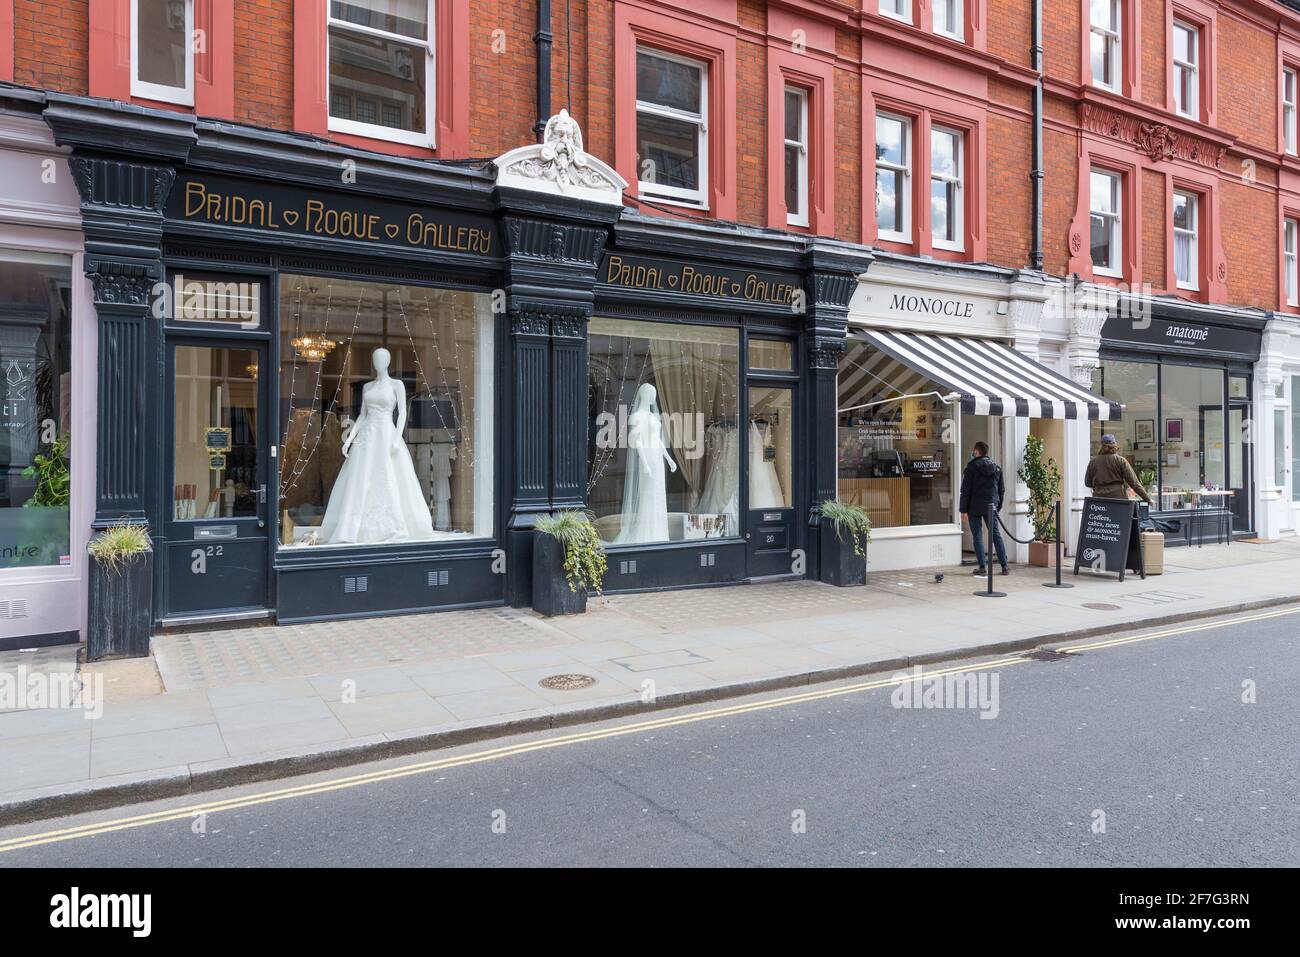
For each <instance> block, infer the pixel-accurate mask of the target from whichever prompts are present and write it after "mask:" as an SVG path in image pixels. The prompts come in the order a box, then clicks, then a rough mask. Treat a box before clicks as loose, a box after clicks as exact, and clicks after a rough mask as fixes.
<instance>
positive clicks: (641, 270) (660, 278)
mask: <svg viewBox="0 0 1300 957" xmlns="http://www.w3.org/2000/svg"><path fill="white" fill-rule="evenodd" d="M599 280H600V282H602V283H604V284H605V285H606V286H613V287H616V288H620V289H635V290H637V291H639V292H646V291H652V292H667V293H680V294H682V295H686V296H698V297H701V298H704V299H715V300H724V301H725V300H740V301H742V302H750V303H764V304H767V305H774V306H785V307H787V308H795V309H796V311H798V307H801V306H802V304H803V302H804V291H803V283H802V281H801V280H800V277H799V276H797V275H795V274H792V273H778V272H766V271H763V272H756V271H753V270H745V269H731V268H728V267H726V266H711V265H710V266H706V265H697V264H694V263H690V262H683V261H681V260H676V259H656V258H651V257H649V256H629V255H626V254H624V253H608V254H606V256H605V261H604V262H603V263H602V264H601V267H600V274H599Z"/></svg>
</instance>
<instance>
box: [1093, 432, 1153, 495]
mask: <svg viewBox="0 0 1300 957" xmlns="http://www.w3.org/2000/svg"><path fill="white" fill-rule="evenodd" d="M1083 484H1084V485H1086V486H1088V488H1090V489H1092V494H1093V495H1094V496H1095V497H1096V498H1128V496H1127V495H1126V494H1125V491H1124V490H1125V488H1131V489H1132V490H1133V491H1134V492H1136V493H1137V495H1138V498H1140V499H1142V500H1143V501H1145V502H1146V503H1147V504H1148V505H1149V504H1150V503H1151V496H1150V495H1148V494H1147V490H1146V489H1144V488H1143V487H1142V483H1141V482H1139V481H1138V477H1137V474H1136V473H1135V472H1134V471H1133V466H1132V465H1130V464H1129V461H1128V459H1126V458H1124V456H1122V455H1120V454H1119V444H1118V443H1117V442H1116V441H1115V436H1113V435H1109V434H1107V435H1103V436H1102V437H1101V448H1100V449H1098V450H1097V454H1096V455H1094V456H1093V457H1092V458H1091V459H1089V460H1088V469H1087V471H1086V472H1084V473H1083Z"/></svg>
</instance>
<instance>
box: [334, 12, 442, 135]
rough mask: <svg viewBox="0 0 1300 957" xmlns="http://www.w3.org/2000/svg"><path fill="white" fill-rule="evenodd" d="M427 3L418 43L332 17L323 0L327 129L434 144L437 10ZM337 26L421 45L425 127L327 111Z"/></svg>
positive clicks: (405, 37) (372, 35)
mask: <svg viewBox="0 0 1300 957" xmlns="http://www.w3.org/2000/svg"><path fill="white" fill-rule="evenodd" d="M428 4H429V35H428V37H427V38H426V39H425V41H424V42H423V44H421V42H420V41H419V40H416V39H415V38H413V37H407V36H403V35H401V34H400V33H389V32H388V31H386V30H376V29H374V28H373V27H366V26H362V25H361V24H358V23H349V22H348V21H347V20H335V19H334V17H333V16H332V15H331V13H330V7H331V5H330V3H329V0H325V115H326V117H327V119H328V128H329V130H330V132H332V133H348V134H351V135H352V136H364V137H366V138H368V139H372V140H388V141H389V142H390V143H406V144H409V145H411V146H429V147H433V146H437V145H438V144H437V136H436V131H437V129H438V123H437V112H438V111H437V105H438V89H437V79H438V71H437V45H438V43H437V38H438V24H437V21H436V20H435V15H436V13H437V10H436V9H435V8H436V7H437V0H428ZM335 27H337V28H339V29H342V30H345V31H348V32H350V33H359V34H362V35H365V36H371V37H378V38H380V39H383V40H396V41H398V42H400V43H406V44H409V45H411V46H421V45H422V46H423V47H424V49H425V57H424V90H425V93H424V130H423V131H421V130H399V129H394V128H393V127H391V126H382V125H380V124H378V123H363V122H362V121H361V120H349V119H344V118H342V117H338V116H334V115H333V113H331V112H330V110H331V107H332V103H331V100H332V96H331V94H330V89H329V71H330V49H329V45H330V29H331V28H335Z"/></svg>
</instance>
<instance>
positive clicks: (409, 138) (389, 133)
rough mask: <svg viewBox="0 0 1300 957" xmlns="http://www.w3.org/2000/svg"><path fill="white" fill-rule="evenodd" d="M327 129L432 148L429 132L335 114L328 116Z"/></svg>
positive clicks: (333, 131)
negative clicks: (346, 118) (346, 117)
mask: <svg viewBox="0 0 1300 957" xmlns="http://www.w3.org/2000/svg"><path fill="white" fill-rule="evenodd" d="M328 129H329V131H330V132H331V133H345V134H347V135H349V136H361V137H364V138H366V139H368V140H379V141H381V142H385V143H402V144H404V145H406V146H425V147H428V148H429V149H433V147H434V141H433V136H432V135H431V134H429V133H417V132H415V131H414V130H396V129H392V128H391V127H387V126H377V125H375V124H372V123H361V122H359V121H357V120H344V119H340V118H338V117H336V116H331V117H330V118H329V124H328Z"/></svg>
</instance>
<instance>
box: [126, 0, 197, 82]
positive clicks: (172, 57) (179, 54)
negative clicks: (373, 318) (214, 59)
mask: <svg viewBox="0 0 1300 957" xmlns="http://www.w3.org/2000/svg"><path fill="white" fill-rule="evenodd" d="M194 37H195V34H194V0H131V95H132V96H138V97H142V98H144V99H149V100H159V101H161V102H163V103H176V104H179V105H181V106H193V105H194V46H195V39H194Z"/></svg>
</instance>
